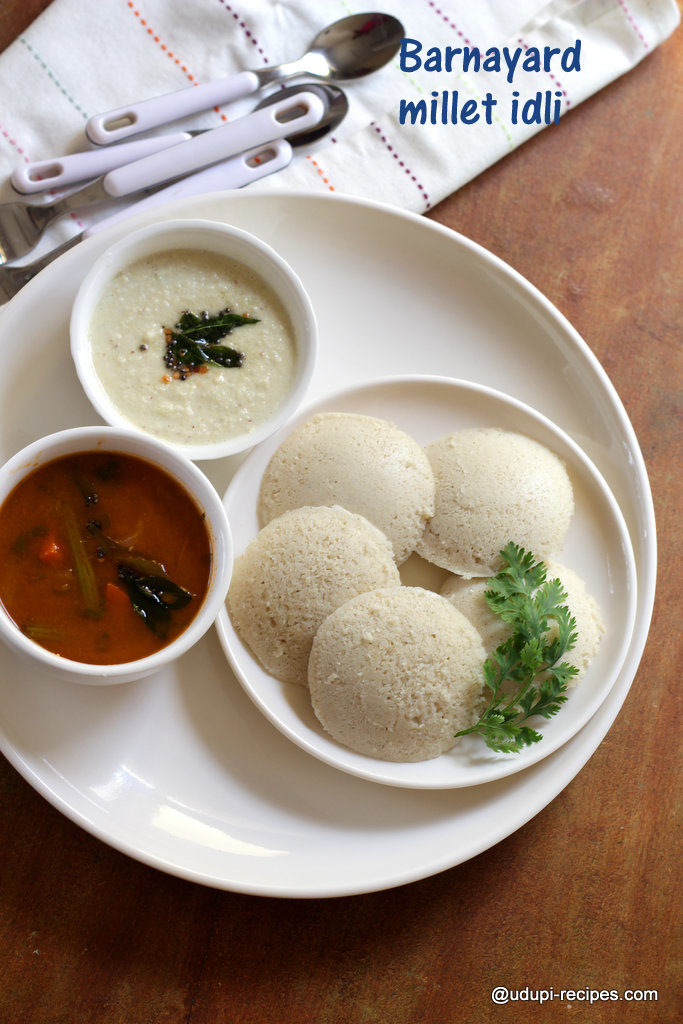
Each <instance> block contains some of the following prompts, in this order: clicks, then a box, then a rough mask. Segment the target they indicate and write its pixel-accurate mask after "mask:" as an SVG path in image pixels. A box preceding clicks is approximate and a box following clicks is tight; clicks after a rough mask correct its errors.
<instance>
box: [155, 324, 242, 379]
mask: <svg viewBox="0 0 683 1024" xmlns="http://www.w3.org/2000/svg"><path fill="white" fill-rule="evenodd" d="M257 323H258V320H256V319H254V317H250V316H240V315H239V313H232V312H231V311H230V310H229V309H224V310H222V311H221V312H220V313H216V314H215V315H214V316H211V314H209V313H207V312H206V310H205V311H204V312H203V313H199V314H197V313H191V312H190V311H189V310H185V312H184V313H183V314H182V316H181V317H180V319H179V320H178V322H177V324H176V325H175V327H174V328H173V329H171V328H170V327H164V334H165V335H166V353H165V355H164V362H165V364H166V366H168V368H169V370H174V371H175V375H176V376H177V377H178V378H179V379H180V380H185V379H186V378H187V377H188V376H189V375H190V374H191V373H197V372H198V371H200V370H202V368H205V367H206V366H207V365H208V364H209V363H216V364H218V365H219V366H226V367H235V366H241V365H242V363H243V362H244V353H243V352H238V351H237V349H234V348H231V347H230V346H229V345H219V344H218V342H219V341H220V340H221V339H222V338H224V337H225V336H226V334H231V333H232V331H233V330H234V329H235V327H243V326H244V325H245V324H257Z"/></svg>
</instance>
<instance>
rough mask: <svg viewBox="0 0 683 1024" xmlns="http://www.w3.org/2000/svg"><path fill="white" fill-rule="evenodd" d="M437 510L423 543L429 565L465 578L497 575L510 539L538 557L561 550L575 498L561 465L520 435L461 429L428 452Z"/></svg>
mask: <svg viewBox="0 0 683 1024" xmlns="http://www.w3.org/2000/svg"><path fill="white" fill-rule="evenodd" d="M425 451H426V453H427V457H428V459H429V461H430V463H431V466H432V469H433V471H434V479H435V481H436V511H435V513H434V516H433V517H432V518H431V519H430V521H429V522H428V523H427V525H426V527H425V530H424V533H423V535H422V537H421V539H420V541H419V542H418V545H417V552H418V554H420V555H422V557H423V558H426V559H427V561H429V562H434V563H435V564H436V565H440V566H441V568H442V569H449V570H450V571H451V572H454V573H457V575H459V576H465V577H467V578H470V577H472V576H493V575H495V573H496V572H497V571H498V569H499V568H500V564H501V563H500V556H499V552H500V550H501V549H502V548H504V547H505V545H506V544H507V543H508V541H511V540H513V541H514V542H515V544H519V545H520V547H523V548H525V549H526V550H527V551H533V553H534V555H535V556H536V557H537V558H542V559H546V558H548V557H550V556H553V555H557V554H558V553H559V552H560V550H561V548H562V544H563V542H564V538H565V534H566V532H567V528H568V526H569V522H570V520H571V517H572V514H573V511H574V497H573V494H572V487H571V483H570V482H569V477H568V476H567V471H566V469H565V468H564V465H563V464H562V462H561V461H560V460H559V459H558V458H557V456H556V455H554V454H553V453H552V452H551V451H549V450H548V449H547V448H545V447H544V446H543V445H541V444H538V442H537V441H533V440H532V439H531V438H529V437H525V436H523V435H522V434H513V433H509V432H508V431H505V430H498V429H496V428H481V427H480V428H472V429H468V430H458V431H456V432H455V433H453V434H449V435H448V436H447V437H443V438H441V440H439V441H435V442H434V443H433V444H430V445H428V446H427V448H426V449H425Z"/></svg>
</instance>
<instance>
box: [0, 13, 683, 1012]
mask: <svg viewBox="0 0 683 1024" xmlns="http://www.w3.org/2000/svg"><path fill="white" fill-rule="evenodd" d="M45 6H47V3H46V0H10V2H3V3H2V4H1V5H0V49H2V48H4V47H5V46H6V45H7V44H8V43H9V42H11V41H12V39H13V38H15V37H16V36H17V35H18V34H19V33H20V32H21V31H22V30H23V29H24V28H25V26H26V25H27V24H28V23H29V21H30V20H31V19H32V18H33V17H35V16H36V15H37V14H38V13H39V12H40V10H41V9H42V8H43V7H45ZM682 72H683V33H682V32H681V31H679V32H677V33H676V34H674V36H673V37H672V38H671V39H670V40H668V41H667V42H666V43H664V44H663V45H662V46H661V47H659V48H658V49H656V50H655V51H654V53H652V55H650V56H648V57H647V59H646V60H645V61H643V63H642V64H640V65H639V66H638V67H637V68H636V69H635V70H633V71H632V72H631V73H630V74H628V75H626V76H625V77H623V78H621V79H619V80H618V81H616V82H615V83H614V84H612V85H611V86H609V87H608V88H606V89H604V90H603V91H602V92H601V93H599V94H598V95H597V96H595V97H593V98H592V99H590V100H588V101H587V102H585V103H584V104H582V105H581V106H580V108H578V109H576V110H574V111H573V112H571V113H570V114H569V115H568V116H567V117H565V118H563V120H562V122H561V124H560V125H559V126H558V127H553V128H551V129H549V130H546V131H543V132H541V133H540V135H538V136H536V137H535V138H534V139H533V140H532V141H530V142H528V143H527V144H526V145H524V146H522V147H521V148H520V149H519V150H517V151H516V152H514V153H512V154H511V155H510V156H508V157H506V158H505V160H503V161H502V162H501V163H499V164H498V165H497V166H495V167H493V168H491V169H490V170H489V171H487V172H486V173H485V174H482V175H481V176H480V177H479V178H478V179H477V180H475V181H474V182H472V183H471V184H469V185H468V186H467V187H465V188H463V189H462V190H461V191H459V192H458V193H457V194H455V195H453V196H451V197H450V198H449V199H447V200H445V201H444V202H443V203H441V204H440V205H439V206H438V207H437V208H436V209H435V210H434V211H433V212H432V213H431V214H430V217H431V219H433V220H435V221H438V222H439V223H441V224H445V225H447V226H449V227H451V228H453V229H455V230H457V231H460V232H462V233H463V234H465V235H467V236H469V237H470V238H472V239H474V240H475V241H477V242H479V243H481V244H482V245H483V246H485V247H486V248H487V249H490V250H491V251H492V252H494V253H496V254H497V255H498V256H500V257H502V258H503V259H504V260H506V261H507V262H509V263H510V264H511V265H512V266H513V267H515V268H516V269H517V270H518V271H520V272H521V273H522V274H523V275H524V276H525V277H527V278H528V279H529V280H530V281H531V282H533V284H535V285H536V286H537V287H538V288H540V290H541V291H542V292H543V293H544V294H545V295H546V296H548V298H549V299H550V300H551V302H553V303H554V304H555V305H556V306H557V307H558V308H559V309H560V310H561V311H562V312H563V313H564V314H566V316H567V317H568V318H569V320H570V321H571V322H572V324H573V325H574V326H575V327H576V328H577V330H578V331H579V332H580V334H581V335H582V336H583V337H584V338H585V339H586V341H587V343H588V345H589V346H590V347H591V349H592V350H593V352H594V353H595V354H596V356H597V357H598V359H599V360H600V362H601V363H602V365H603V367H604V368H605V370H606V371H607V373H608V374H609V375H610V377H611V379H612V381H613V383H614V385H615V387H616V389H617V391H618V393H619V394H620V396H621V398H622V400H623V402H624V404H625V406H626V409H627V411H628V413H629V416H630V417H631V421H632V423H633V425H634V427H635V430H636V433H637V435H638V437H639V440H640V444H641V447H642V450H643V453H644V456H645V460H646V463H647V467H648V471H649V474H650V480H651V484H652V488H653V492H654V498H655V504H656V511H657V520H658V539H659V549H660V569H659V584H658V597H657V602H656V608H655V616H654V621H653V626H652V630H651V633H650V638H649V641H648V644H647V648H646V651H645V654H644V657H643V660H642V663H641V666H640V670H639V672H638V675H637V678H636V680H635V682H634V684H633V687H632V689H631V692H630V695H629V697H628V699H627V701H626V704H625V706H624V708H623V710H622V711H621V713H620V715H619V717H618V719H617V721H616V723H615V724H614V726H613V728H612V729H611V730H610V732H609V734H608V736H607V738H606V739H605V741H604V742H603V743H602V745H601V746H600V747H599V749H598V750H597V752H596V753H595V755H594V756H593V757H592V759H591V760H590V761H589V763H588V764H587V766H586V767H585V768H584V769H583V771H582V772H581V773H580V774H579V775H578V777H577V778H576V779H574V781H573V782H572V783H571V784H570V785H569V786H567V788H566V789H565V790H564V791H563V792H562V793H561V794H560V795H559V796H558V797H557V798H556V799H555V800H554V801H553V802H552V803H551V804H550V806H548V807H547V808H545V810H544V811H542V812H541V813H540V814H538V815H537V816H536V817H535V818H534V819H533V820H532V821H531V822H529V824H527V825H526V826H525V827H524V828H522V829H520V830H519V831H518V832H516V833H515V834H514V835H512V836H510V837H509V838H508V839H506V840H505V841H504V842H501V843H499V844H498V845H497V846H495V847H494V848H493V849H491V850H488V851H487V852H486V853H483V854H481V855H480V856H478V857H476V858H475V859H473V860H471V861H469V862H468V863H466V864H463V865H461V866H459V867H456V868H453V869H451V870H449V871H445V872H443V873H442V874H439V875H437V876H435V877H433V878H428V879H426V880H424V881H421V882H416V883H413V884H411V885H406V886H404V887H402V888H399V889H394V890H390V891H387V892H381V893H376V894H372V895H364V896H358V897H345V898H339V899H331V900H320V901H315V900H300V901H297V900H277V899H266V898H258V897H251V896H243V895H238V894H233V893H223V892H215V891H213V890H210V889H206V888H202V887H201V886H199V885H194V884H192V883H190V882H185V881H181V880H178V879H176V878H173V877H169V876H167V875H164V874H162V873H161V872H158V871H155V870H154V869H152V868H149V867H146V866H143V865H141V864H138V863H137V862H135V861H133V860H130V859H128V858H127V857H125V856H124V855H123V854H120V853H118V852H116V851H114V850H112V849H110V848H109V847H107V846H105V845H104V844H103V843H101V842H99V841H98V840H97V839H94V838H93V837H92V836H90V835H88V834H86V833H85V832H83V831H81V830H80V829H79V828H77V827H76V825H74V824H72V823H71V822H70V821H68V820H67V819H66V818H64V817H63V816H62V815H61V814H59V813H58V812H57V811H56V810H54V809H53V808H52V807H51V806H50V805H49V804H47V803H46V802H45V801H44V800H43V799H42V798H41V797H40V796H38V795H37V794H36V793H35V792H34V791H33V790H32V789H31V787H30V786H29V785H28V784H27V783H26V782H25V781H24V780H23V779H22V778H21V777H20V776H19V775H18V774H17V773H16V772H15V771H14V770H13V769H12V768H11V767H10V766H9V764H8V763H7V762H6V761H4V760H2V763H1V764H0V807H1V812H0V813H1V818H0V820H1V821H2V840H3V847H2V860H1V864H0V879H1V883H0V884H1V888H0V1021H2V1024H20V1022H21V1024H124V1022H125V1024H138V1022H140V1024H180V1022H192V1024H214V1022H230V1024H233V1022H234V1024H238V1022H240V1024H241V1022H249V1024H270V1022H282V1021H292V1022H297V1024H299V1022H301V1024H306V1022H312V1024H361V1022H362V1024H447V1022H456V1021H458V1022H459V1021H466V1022H481V1024H484V1022H488V1021H515V1022H516V1021H526V1020H529V1021H541V1020H543V1021H566V1020H575V1021H581V1022H583V1021H591V1022H594V1021H626V1022H631V1021H632V1022H640V1021H653V1022H654V1021H656V1022H666V1021H674V1020H680V1019H682V1018H681V1012H682V1010H683V1006H682V1005H681V1004H680V1002H677V994H676V985H677V983H678V984H680V972H677V963H679V962H680V960H677V955H676V939H677V937H679V936H680V931H678V930H677V924H679V922H680V918H679V916H678V914H677V910H678V907H677V899H676V880H677V879H676V857H675V852H676V847H675V843H674V838H673V837H674V823H675V815H676V801H675V782H676V769H677V766H678V763H679V759H678V757H677V754H678V749H679V748H678V745H677V743H676V739H677V733H676V726H677V725H678V721H679V719H677V716H676V712H677V710H678V707H679V706H680V704H679V701H678V695H677V690H678V679H677V675H676V671H677V669H680V666H681V658H680V653H681V647H680V642H679V639H678V636H679V628H678V627H679V618H680V613H679V609H678V602H677V598H678V593H679V592H680V587H679V586H677V585H678V584H679V583H680V570H678V569H677V562H676V554H675V545H676V539H677V527H678V507H677V506H678V504H679V502H678V501H677V498H679V499H680V495H679V494H678V492H677V490H676V483H677V479H676V465H677V459H678V457H679V448H678V447H677V443H678V440H679V437H680V431H679V429H678V428H679V419H680V417H679V408H680V406H679V405H678V404H677V390H676V381H677V379H678V380H680V356H679V352H680V343H679V341H680V326H681V321H682V318H681V308H680V294H681V278H682V274H681V272H682V270H683V260H682V251H681V235H682V232H681V219H680V210H681V198H682V197H681V192H682V189H681V184H682V180H683V179H682V173H683V172H682V168H683V147H682V144H681V138H682V137H683V134H682V131H681V124H682V123H683V87H682V86H683V81H682V78H683V75H682ZM679 951H680V950H679ZM495 985H507V986H509V987H510V988H523V987H524V986H530V987H531V988H533V989H542V988H550V987H551V986H552V987H553V988H554V989H555V990H556V991H558V990H559V989H561V988H574V989H583V988H585V987H588V988H594V989H618V990H620V991H623V990H625V989H657V990H658V992H659V999H658V1002H657V1003H656V1004H653V1003H642V1002H641V1003H624V1002H621V1003H604V1002H602V1003H596V1004H594V1005H593V1006H592V1007H591V1008H588V1007H587V1006H586V1004H585V1003H579V1002H574V1003H573V1004H572V1003H568V1002H566V1001H563V1002H559V1001H554V1002H546V1003H545V1004H544V1005H543V1006H540V1005H538V1004H537V1003H527V1004H523V1003H516V1004H510V1005H508V1006H496V1005H494V1004H493V1003H492V1001H491V990H492V988H493V987H494V986H495Z"/></svg>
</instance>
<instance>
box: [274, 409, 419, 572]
mask: <svg viewBox="0 0 683 1024" xmlns="http://www.w3.org/2000/svg"><path fill="white" fill-rule="evenodd" d="M300 505H341V506H342V508H346V509H348V510H349V511H350V512H357V513H358V514H359V515H362V516H365V518H366V519H369V520H370V522H371V523H374V524H375V526H377V527H379V529H380V530H381V531H382V533H384V534H385V535H386V536H387V537H388V538H389V540H390V541H391V543H392V546H393V549H394V556H395V559H396V562H397V564H399V565H400V564H401V562H403V561H405V559H406V558H407V557H408V555H410V554H411V552H413V551H414V550H415V545H416V544H417V542H418V540H419V538H420V537H421V535H422V531H423V529H424V525H425V523H426V521H427V520H428V519H429V517H430V516H431V515H433V513H434V476H433V473H432V470H431V467H430V465H429V460H428V459H427V456H426V455H425V453H424V451H423V450H422V448H421V447H420V445H419V444H418V443H417V441H415V440H413V438H412V437H409V436H408V434H405V433H404V432H403V431H402V430H399V428H398V427H396V426H394V424H393V423H388V422H387V421H386V420H382V419H376V418H375V417H373V416H358V415H355V414H352V413H337V412H330V413H321V414H320V415H318V416H314V417H312V419H310V420H308V421H307V422H306V423H304V424H303V425H302V426H301V427H299V429H298V430H295V431H294V433H292V434H290V436H289V437H288V438H286V440H285V441H283V442H282V444H281V445H280V447H279V448H278V449H277V451H276V452H275V453H274V455H273V457H272V458H271V460H270V463H269V464H268V467H267V469H266V471H265V473H264V475H263V479H262V481H261V489H260V492H259V503H258V515H259V522H260V525H261V526H265V525H266V523H269V522H270V521H271V519H274V518H275V517H276V516H279V515H282V513H283V512H287V511H289V510H290V509H293V508H298V507H299V506H300Z"/></svg>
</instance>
